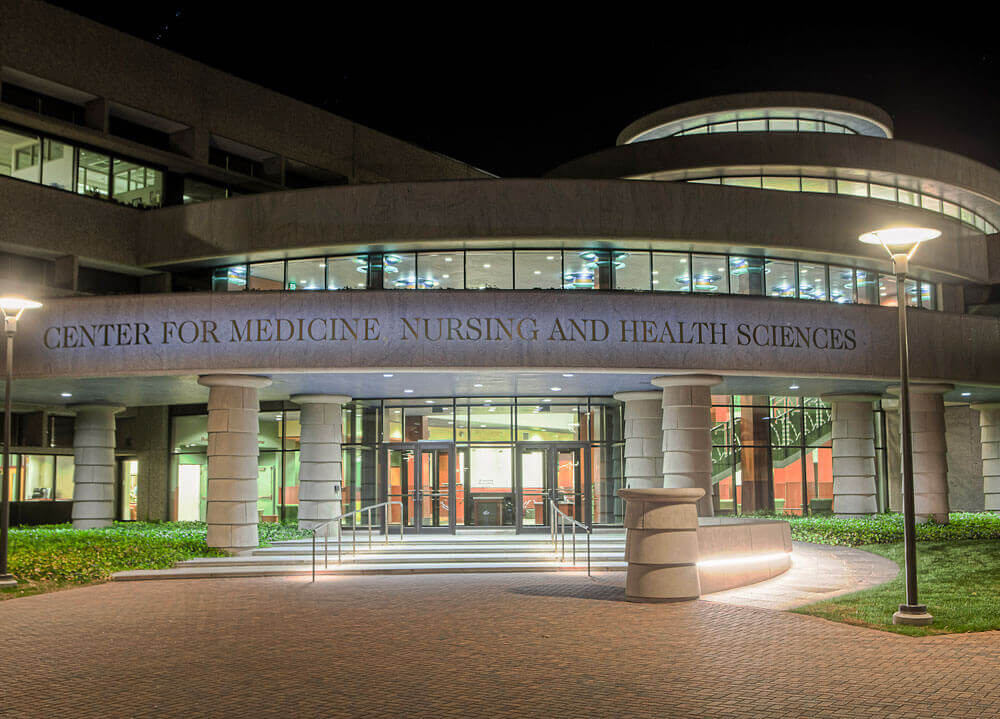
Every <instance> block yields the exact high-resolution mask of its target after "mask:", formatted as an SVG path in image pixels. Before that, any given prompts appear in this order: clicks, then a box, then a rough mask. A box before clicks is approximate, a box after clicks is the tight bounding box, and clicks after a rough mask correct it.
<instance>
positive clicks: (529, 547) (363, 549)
mask: <svg viewBox="0 0 1000 719" xmlns="http://www.w3.org/2000/svg"><path fill="white" fill-rule="evenodd" d="M572 544H573V542H572V540H571V539H569V538H567V539H566V549H567V551H568V550H569V548H570V547H571V546H572ZM559 547H560V549H561V547H562V544H561V543H560V545H559ZM576 547H577V551H581V550H582V551H586V548H587V540H586V539H580V538H579V537H577V540H576ZM316 551H317V553H319V552H322V551H323V543H322V542H317V543H316ZM327 551H329V552H330V553H331V554H335V553H336V552H337V543H336V542H330V543H329V545H328V546H327ZM341 551H342V552H345V553H347V552H351V551H352V549H351V543H350V542H344V543H343V544H342V545H341ZM553 551H556V550H555V549H553V546H552V543H551V542H545V543H542V544H513V543H507V544H487V545H476V544H448V545H443V544H438V545H420V544H412V545H411V544H389V545H387V544H384V543H378V542H375V543H373V544H372V546H371V548H369V547H368V543H367V542H364V543H362V542H359V543H358V544H357V553H358V554H359V555H361V554H366V555H369V554H386V553H393V554H408V553H411V552H416V553H420V554H442V555H451V554H456V553H465V554H473V553H477V552H481V553H485V554H490V553H510V552H525V553H530V552H540V553H551V552H553ZM590 551H591V552H592V553H593V552H624V551H625V543H624V542H591V543H590ZM245 554H250V555H252V556H255V557H266V556H269V555H282V556H296V555H311V554H312V545H311V544H304V545H274V546H271V547H263V548H261V549H252V550H250V551H249V552H246V553H245Z"/></svg>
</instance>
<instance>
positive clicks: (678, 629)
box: [0, 574, 1000, 719]
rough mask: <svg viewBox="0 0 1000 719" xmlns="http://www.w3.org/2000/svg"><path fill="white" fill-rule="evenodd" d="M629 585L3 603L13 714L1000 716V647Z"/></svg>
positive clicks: (534, 579) (173, 591)
mask: <svg viewBox="0 0 1000 719" xmlns="http://www.w3.org/2000/svg"><path fill="white" fill-rule="evenodd" d="M623 581H624V575H620V574H615V575H603V576H600V577H598V578H597V579H596V580H589V579H587V578H586V577H585V576H578V575H566V574H497V575H477V576H463V575H430V576H372V577H338V578H323V579H321V580H320V582H318V583H317V584H316V585H310V584H308V583H307V582H306V581H303V580H301V579H297V578H296V579H290V578H273V579H221V580H173V581H162V582H139V583H121V584H117V583H116V584H105V585H100V586H96V587H88V588H83V589H74V590H70V591H65V592H59V593H55V594H49V595H43V596H37V597H26V598H22V599H16V600H12V601H6V602H2V603H0V627H2V628H3V635H4V636H3V641H2V642H0V662H2V664H0V666H2V667H3V677H2V680H0V681H2V684H0V687H2V688H0V716H3V717H5V718H6V717H33V718H35V717H102V718H105V719H106V718H109V717H183V718H184V719H188V718H194V717H248V718H256V717H282V718H283V719H287V718H288V717H380V718H386V717H392V718H395V717H476V716H478V717H514V716H516V717H574V718H582V717H616V718H618V717H699V718H704V717H713V718H722V717H782V718H784V717H809V718H810V719H816V718H820V717H866V718H868V717H871V718H873V719H874V718H879V719H882V718H886V717H943V716H949V717H952V716H956V717H957V716H975V717H992V716H1000V672H998V669H1000V633H996V632H994V633H988V634H974V635H966V636H941V637H931V638H924V639H912V638H909V637H902V636H898V635H892V634H887V633H882V632H876V631H871V630H865V629H860V628H855V627H849V626H845V625H840V624H834V623H830V622H826V621H824V620H821V619H816V618H813V617H804V616H798V615H792V614H785V613H782V612H776V611H772V610H766V609H756V608H749V607H737V606H731V605H726V604H718V603H712V602H704V601H699V602H691V603H685V604H675V605H649V604H628V603H625V602H623V601H619V600H620V599H621V597H622V595H623V590H622V582H623Z"/></svg>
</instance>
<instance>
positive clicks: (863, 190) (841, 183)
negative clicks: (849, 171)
mask: <svg viewBox="0 0 1000 719" xmlns="http://www.w3.org/2000/svg"><path fill="white" fill-rule="evenodd" d="M837 194H838V195H851V196H853V197H868V183H867V182H852V181H850V180H837Z"/></svg>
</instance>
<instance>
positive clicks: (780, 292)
mask: <svg viewBox="0 0 1000 719" xmlns="http://www.w3.org/2000/svg"><path fill="white" fill-rule="evenodd" d="M764 280H765V283H766V285H767V287H766V293H767V294H768V295H769V296H771V297H795V263H794V262H791V261H788V260H766V261H765V262H764Z"/></svg>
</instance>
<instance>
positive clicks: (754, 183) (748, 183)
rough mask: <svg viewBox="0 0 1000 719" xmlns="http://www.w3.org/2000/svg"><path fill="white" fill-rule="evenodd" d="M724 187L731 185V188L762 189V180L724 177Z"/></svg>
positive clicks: (757, 178)
mask: <svg viewBox="0 0 1000 719" xmlns="http://www.w3.org/2000/svg"><path fill="white" fill-rule="evenodd" d="M722 184H723V185H729V186H730V187H754V188H756V189H758V190H759V189H760V178H759V177H723V178H722Z"/></svg>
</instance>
